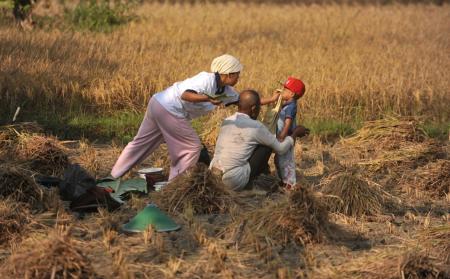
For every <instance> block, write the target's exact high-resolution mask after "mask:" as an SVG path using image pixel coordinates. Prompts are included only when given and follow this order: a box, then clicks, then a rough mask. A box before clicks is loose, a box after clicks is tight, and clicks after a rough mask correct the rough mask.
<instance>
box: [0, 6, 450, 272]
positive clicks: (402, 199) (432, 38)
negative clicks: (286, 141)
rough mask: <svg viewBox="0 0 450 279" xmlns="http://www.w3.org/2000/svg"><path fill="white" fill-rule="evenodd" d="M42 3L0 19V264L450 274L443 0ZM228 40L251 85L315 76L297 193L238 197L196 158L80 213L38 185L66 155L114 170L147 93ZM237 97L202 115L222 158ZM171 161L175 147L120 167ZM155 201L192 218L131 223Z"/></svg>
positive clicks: (447, 23)
mask: <svg viewBox="0 0 450 279" xmlns="http://www.w3.org/2000/svg"><path fill="white" fill-rule="evenodd" d="M43 3H46V5H42V4H41V5H40V6H38V7H37V8H36V10H35V12H34V16H35V18H36V21H37V24H36V26H35V27H34V28H33V30H30V31H24V30H20V29H19V28H18V27H17V26H16V25H15V24H13V23H11V22H10V21H9V20H8V16H7V15H4V14H3V15H0V17H1V16H3V17H5V18H3V19H2V20H1V23H2V24H1V25H0V94H1V95H0V125H2V126H0V274H2V275H1V276H0V277H2V278H402V279H403V278H449V277H450V253H449V251H450V193H449V191H450V142H449V140H450V139H449V133H450V106H449V104H450V75H449V69H450V56H449V51H450V37H449V36H448V34H449V33H450V6H449V5H448V4H445V3H444V4H443V5H441V6H437V5H431V4H427V5H425V4H414V5H400V4H391V5H360V4H353V5H337V4H327V5H315V4H312V5H295V4H270V3H263V4H256V3H252V4H243V3H226V4H225V3H222V4H220V3H209V4H205V3H202V4H180V3H175V4H169V3H166V4H164V3H143V4H138V5H136V6H130V9H131V11H130V13H132V15H133V16H132V19H131V20H130V21H129V22H127V23H124V24H122V25H119V26H118V27H114V28H113V29H111V30H109V29H108V30H107V31H105V32H93V31H87V30H84V29H79V28H78V27H77V28H75V27H73V26H72V25H70V24H69V23H67V19H64V18H62V17H60V16H59V14H61V11H62V9H63V7H62V6H61V5H62V4H61V3H59V2H58V3H56V2H45V1H44V2H43ZM66 5H68V6H69V7H73V6H75V5H76V3H71V2H68V3H66ZM49 15H50V16H49ZM46 16H47V17H46ZM71 26H72V27H73V28H72V27H71ZM74 26H75V25H74ZM222 53H230V54H233V55H235V56H236V57H239V59H240V60H241V62H242V63H243V64H244V67H245V68H244V71H243V72H242V74H241V77H240V81H239V83H238V84H237V86H236V87H237V89H239V90H242V89H246V88H254V89H256V90H258V91H259V92H260V93H261V94H262V95H265V96H269V95H271V93H272V92H273V91H274V90H275V89H277V88H279V87H280V85H279V81H283V80H284V79H285V78H286V77H287V76H291V75H292V76H297V77H300V78H301V79H302V80H304V81H305V83H306V87H307V91H306V94H305V96H304V97H303V98H302V99H300V101H299V116H298V122H299V123H302V124H303V125H305V126H307V127H310V128H311V131H312V132H311V135H310V136H308V137H306V138H303V139H301V140H299V141H298V142H297V143H296V146H295V150H296V163H297V179H298V181H299V185H300V190H297V191H293V192H284V191H275V192H264V191H258V190H252V191H245V192H239V193H234V192H230V191H229V190H227V189H226V188H224V186H223V185H222V184H221V183H220V182H219V181H218V180H217V178H216V177H215V176H214V174H212V173H211V172H210V171H209V170H207V168H206V167H205V166H204V165H198V166H196V167H195V168H192V169H190V170H189V171H188V172H187V173H186V174H185V175H182V176H180V177H179V178H177V179H176V180H175V181H174V182H172V183H170V184H169V185H168V186H166V188H165V189H164V190H162V191H160V192H151V193H149V194H147V195H145V196H142V195H131V197H130V199H129V200H128V201H127V202H126V203H125V204H124V205H122V206H121V207H120V208H118V209H116V210H111V211H108V210H107V209H104V208H101V209H99V210H98V212H97V211H96V212H93V213H88V214H75V213H74V212H72V211H71V210H70V209H69V203H68V202H67V201H62V200H61V196H62V195H63V193H61V192H59V191H58V190H57V189H56V188H45V187H42V186H40V185H38V183H36V181H35V180H36V179H37V178H38V177H39V176H40V175H52V176H55V177H59V178H62V177H65V176H67V173H66V174H64V171H65V170H67V169H70V165H71V164H79V165H80V166H81V167H82V168H83V169H85V170H86V172H87V173H88V175H89V176H90V177H91V178H93V179H99V178H103V177H105V176H107V175H109V172H110V170H111V168H112V166H113V164H114V162H115V161H116V159H117V157H118V156H119V154H120V152H121V150H122V149H123V147H124V144H126V143H127V142H128V141H129V140H130V139H131V138H132V137H133V136H134V135H135V133H136V131H137V128H138V127H139V124H140V122H141V120H142V117H143V114H144V112H145V109H146V106H147V104H148V100H149V99H150V97H151V95H152V94H154V93H156V92H158V91H160V90H162V89H164V88H166V87H167V86H169V85H171V84H172V83H173V82H175V81H178V80H182V79H184V78H186V77H189V76H192V75H194V74H196V73H197V72H199V71H203V70H209V65H210V62H211V59H212V58H213V57H215V56H218V55H220V54H222ZM17 107H20V108H21V109H20V113H19V114H18V117H17V121H16V123H15V124H11V120H12V117H13V115H14V113H15V112H16V109H17ZM234 111H235V108H220V109H218V110H217V111H215V112H213V113H211V114H210V115H208V116H207V117H202V118H200V119H197V120H194V122H193V126H194V127H195V129H196V130H197V131H198V133H199V135H200V137H201V140H202V142H203V143H205V145H206V146H207V148H208V151H209V152H210V153H211V154H212V153H213V151H214V144H215V142H216V138H217V134H218V129H219V127H220V124H221V120H222V119H223V118H225V117H226V116H228V115H231V114H232V113H233V112H234ZM272 161H273V160H271V162H272ZM169 164H170V163H169V159H168V154H167V150H166V146H165V145H163V146H161V148H159V149H158V150H157V151H156V152H155V153H154V154H152V155H151V156H150V157H149V158H148V159H147V160H145V161H144V162H143V163H142V164H141V165H139V166H138V167H136V168H135V169H133V171H132V172H131V173H130V174H127V176H126V178H133V177H136V176H137V173H136V171H137V169H139V168H141V167H163V168H164V170H165V171H166V172H167V171H168V169H169ZM271 170H272V174H275V168H274V165H273V163H272V164H271ZM150 202H152V203H156V204H157V205H158V206H159V207H160V208H161V209H162V210H164V211H165V212H167V213H168V215H169V216H171V217H172V218H173V219H174V220H175V221H176V222H177V223H178V224H179V225H181V229H180V230H178V231H175V232H169V233H157V232H155V231H153V230H152V228H150V229H149V230H147V231H145V232H144V233H138V234H126V233H124V232H122V231H121V226H122V225H123V224H124V223H125V222H127V221H128V220H129V219H130V218H132V217H133V216H135V215H136V213H137V212H139V211H140V210H142V209H143V208H144V207H145V206H146V205H147V204H148V203H150Z"/></svg>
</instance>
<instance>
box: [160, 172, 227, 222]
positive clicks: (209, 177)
mask: <svg viewBox="0 0 450 279" xmlns="http://www.w3.org/2000/svg"><path fill="white" fill-rule="evenodd" d="M233 197H234V193H233V192H232V191H231V190H229V189H228V188H227V187H226V186H225V185H224V184H223V183H222V180H221V179H220V178H219V177H217V176H215V175H214V174H213V173H212V172H211V171H210V170H209V169H208V167H207V166H206V165H204V164H201V163H200V164H197V165H196V166H194V167H192V168H190V169H188V170H187V171H186V172H185V173H183V174H181V175H179V176H177V177H176V178H175V179H173V180H172V181H171V182H170V183H169V184H167V186H165V187H164V188H163V189H162V190H161V191H159V192H155V193H153V194H152V196H151V199H152V201H154V202H155V203H156V204H157V205H158V206H159V207H160V208H161V209H163V210H166V211H168V212H171V213H181V212H184V210H185V209H187V208H192V210H193V212H194V213H195V214H204V213H218V212H221V213H223V212H228V211H229V210H230V208H231V207H233V205H235V202H234V199H233Z"/></svg>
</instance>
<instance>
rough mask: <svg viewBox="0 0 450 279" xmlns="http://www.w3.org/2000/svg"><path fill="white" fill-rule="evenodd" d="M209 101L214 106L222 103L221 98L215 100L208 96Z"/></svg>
mask: <svg viewBox="0 0 450 279" xmlns="http://www.w3.org/2000/svg"><path fill="white" fill-rule="evenodd" d="M209 102H210V103H211V104H213V105H215V106H220V105H221V104H222V101H221V100H215V99H213V98H209Z"/></svg>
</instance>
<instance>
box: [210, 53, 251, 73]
mask: <svg viewBox="0 0 450 279" xmlns="http://www.w3.org/2000/svg"><path fill="white" fill-rule="evenodd" d="M243 68H244V66H242V64H241V62H239V60H238V59H237V58H236V57H234V56H232V55H229V54H224V55H221V56H219V57H216V58H214V60H213V61H212V63H211V71H212V72H214V73H219V74H230V73H237V72H240V71H242V69H243Z"/></svg>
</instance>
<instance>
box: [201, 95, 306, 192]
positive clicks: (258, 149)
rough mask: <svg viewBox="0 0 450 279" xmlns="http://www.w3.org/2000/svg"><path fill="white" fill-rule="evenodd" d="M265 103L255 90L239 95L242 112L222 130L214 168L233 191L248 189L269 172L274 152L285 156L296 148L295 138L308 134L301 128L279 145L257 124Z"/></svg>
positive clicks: (230, 119) (240, 110) (239, 106)
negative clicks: (262, 102)
mask: <svg viewBox="0 0 450 279" xmlns="http://www.w3.org/2000/svg"><path fill="white" fill-rule="evenodd" d="M260 109H261V100H260V97H259V94H258V92H256V91H254V90H246V91H243V92H242V93H241V94H240V95H239V104H238V112H236V113H235V114H234V115H232V116H230V117H228V118H226V119H225V120H224V121H223V123H222V126H221V128H220V132H219V137H218V139H217V143H216V149H215V152H214V158H213V160H212V162H211V165H210V168H211V169H212V170H218V171H219V172H220V173H221V174H222V181H223V182H224V183H225V185H227V186H229V187H231V188H232V189H233V190H236V191H239V190H243V189H246V188H247V187H248V186H250V185H251V183H252V182H253V180H254V179H255V178H256V177H257V176H258V175H259V174H261V173H263V172H265V171H267V167H268V161H269V158H270V155H271V153H272V150H273V151H275V152H276V153H278V154H283V153H285V152H286V151H288V150H289V148H290V147H291V146H292V145H294V138H295V137H301V136H304V135H306V134H307V133H308V130H307V129H306V128H304V127H302V126H298V127H297V128H296V129H295V130H294V131H293V133H292V136H287V137H286V138H285V139H284V141H283V142H279V141H278V140H277V138H276V136H275V135H274V134H272V133H270V132H269V130H268V129H267V128H266V126H264V124H262V123H261V122H259V121H257V120H256V119H257V117H258V115H259V112H260Z"/></svg>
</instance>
